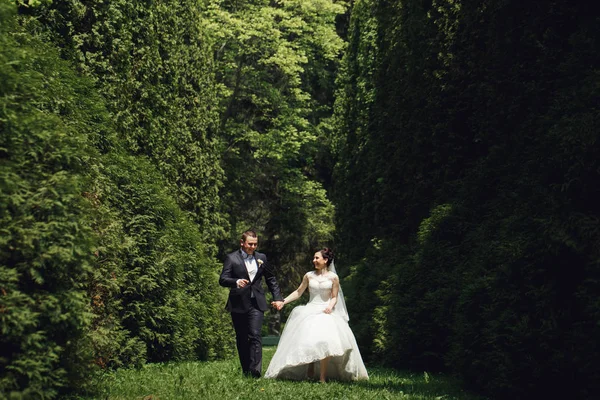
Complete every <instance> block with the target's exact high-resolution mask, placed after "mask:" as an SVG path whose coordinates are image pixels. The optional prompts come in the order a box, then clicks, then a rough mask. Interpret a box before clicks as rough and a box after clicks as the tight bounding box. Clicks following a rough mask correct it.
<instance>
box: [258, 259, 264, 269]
mask: <svg viewBox="0 0 600 400" xmlns="http://www.w3.org/2000/svg"><path fill="white" fill-rule="evenodd" d="M256 262H257V263H258V267H259V268H260V266H261V265H263V262H264V261H263V260H261V259H260V258H259V259H258V260H256Z"/></svg>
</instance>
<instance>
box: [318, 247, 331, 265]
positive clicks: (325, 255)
mask: <svg viewBox="0 0 600 400" xmlns="http://www.w3.org/2000/svg"><path fill="white" fill-rule="evenodd" d="M320 251H321V255H322V256H323V258H324V259H326V260H327V266H328V267H329V265H330V264H331V263H332V262H333V250H331V249H330V248H329V247H325V248H324V249H322V250H320Z"/></svg>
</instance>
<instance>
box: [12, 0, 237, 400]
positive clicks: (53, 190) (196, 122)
mask: <svg viewBox="0 0 600 400" xmlns="http://www.w3.org/2000/svg"><path fill="white" fill-rule="evenodd" d="M188 6H189V4H188ZM0 7H1V8H0V17H1V19H2V23H1V24H0V26H1V29H2V32H1V33H2V35H1V36H0V40H2V46H1V48H0V56H1V57H2V59H1V62H2V65H4V66H5V68H3V69H2V71H1V72H0V74H1V75H2V76H1V78H2V80H1V83H0V90H1V94H2V96H0V101H1V102H2V107H1V109H2V112H1V114H0V124H1V125H0V127H1V131H2V135H1V142H0V187H1V189H2V190H1V192H0V219H1V220H2V233H3V234H2V240H1V241H0V260H1V264H0V317H1V320H0V321H1V330H2V335H1V336H0V341H1V343H2V346H1V349H2V350H1V352H0V365H1V367H2V368H1V371H2V372H1V373H0V387H1V390H2V394H3V395H4V394H6V395H11V396H17V397H19V396H24V397H27V398H29V397H40V398H54V397H56V396H57V395H62V394H65V393H68V392H72V391H74V390H76V391H81V390H86V389H88V388H89V386H88V383H89V378H90V376H91V375H93V374H94V373H95V371H96V370H97V368H95V366H99V367H101V368H117V367H122V366H139V365H141V364H143V363H144V362H146V361H148V360H161V361H163V360H190V359H198V358H201V359H210V358H215V357H222V356H224V355H228V354H229V353H230V352H231V348H232V343H231V340H232V339H231V338H232V335H231V332H230V330H231V328H230V322H229V320H228V319H225V318H223V304H224V303H225V299H224V298H223V295H224V294H223V292H222V291H221V290H217V286H216V281H217V276H216V274H217V271H218V269H219V265H218V263H217V262H216V261H215V260H213V259H212V257H211V255H212V254H214V239H213V240H208V241H207V240H205V236H206V235H207V234H209V233H210V232H213V233H215V232H218V231H219V229H221V228H220V227H219V226H213V225H211V224H209V223H208V222H209V221H212V220H213V219H214V218H216V219H218V215H213V214H211V212H210V210H211V209H212V208H215V207H216V205H217V204H218V199H217V197H216V196H215V193H216V191H217V189H218V185H217V184H214V185H213V186H210V187H209V188H208V189H206V190H205V189H204V188H203V187H202V186H201V185H198V187H196V186H194V188H193V189H190V186H189V185H192V184H193V185H196V183H198V182H197V181H196V180H197V179H200V178H201V177H202V176H201V175H202V174H203V173H206V174H208V175H210V178H211V179H213V178H214V179H216V177H218V174H219V171H220V168H219V166H218V163H216V162H215V160H216V158H215V157H216V155H215V153H214V152H210V151H207V150H206V149H203V148H202V149H201V148H200V147H201V145H202V146H204V145H206V146H208V147H210V146H212V145H211V144H210V143H211V140H212V139H210V137H209V136H210V132H209V127H208V125H209V124H210V122H207V121H209V120H210V119H211V118H212V117H211V116H210V115H211V114H210V111H207V108H202V107H197V108H195V109H193V108H192V107H188V105H189V104H188V103H186V101H194V102H199V103H201V104H203V105H206V104H208V105H207V106H206V107H208V108H210V102H206V103H204V102H203V101H204V100H202V99H203V97H204V98H205V99H206V98H209V95H210V93H211V92H210V85H207V86H204V85H202V84H201V83H198V82H199V80H200V81H201V79H208V80H209V81H210V79H211V78H210V73H204V72H205V71H204V72H203V71H200V70H199V71H196V72H194V71H192V70H189V69H188V68H190V67H199V64H194V63H190V64H189V65H185V66H183V65H181V64H178V62H179V59H178V61H177V62H175V64H177V65H178V66H179V67H181V68H182V69H184V70H185V71H181V70H179V71H178V72H177V73H175V72H173V70H169V71H170V72H169V73H170V74H171V75H169V76H171V77H172V76H174V75H176V76H177V77H178V78H177V79H179V80H177V79H176V80H177V82H179V83H180V84H181V85H182V87H183V86H185V88H187V89H186V90H184V88H182V87H179V86H177V85H175V84H173V85H170V84H169V85H167V84H165V85H167V86H168V90H169V95H173V96H175V97H177V96H179V97H177V99H175V100H174V99H173V98H172V97H171V98H168V101H169V102H171V101H172V102H173V103H175V105H176V106H175V108H169V109H168V110H165V109H162V111H161V112H164V113H167V114H169V115H170V118H172V119H171V120H170V121H166V122H165V121H164V120H162V119H161V118H162V117H161V116H160V115H158V116H157V119H156V121H159V122H161V121H162V122H164V125H166V127H167V129H173V132H175V133H174V135H173V137H172V139H173V140H172V141H170V142H169V143H168V144H166V143H162V142H161V141H160V140H159V142H161V144H164V145H165V147H164V148H163V147H161V150H160V151H163V150H164V152H165V154H167V155H172V156H173V158H169V157H164V158H162V159H161V160H160V161H161V162H157V158H158V156H156V154H155V153H153V152H152V151H154V150H156V149H150V148H149V147H145V148H144V149H145V151H146V150H147V153H150V154H148V155H140V154H134V155H132V154H131V153H141V150H140V149H141V147H138V148H134V146H133V145H132V143H133V142H134V141H129V139H128V136H127V135H126V133H127V131H126V130H124V128H123V124H122V123H123V120H122V119H119V117H118V116H122V115H123V114H119V113H121V112H122V113H124V114H127V112H129V111H131V109H127V110H126V108H127V107H129V105H123V103H119V102H120V101H123V102H124V101H125V100H123V99H125V98H128V94H127V93H126V91H127V90H129V89H130V88H124V87H121V86H120V85H121V84H122V83H123V79H122V77H119V75H110V74H107V73H105V72H101V73H100V72H99V73H100V75H94V71H92V69H91V68H86V65H87V66H88V67H90V66H91V65H93V66H94V68H98V70H97V71H96V72H98V71H100V67H99V65H100V64H102V65H104V66H105V67H107V66H109V63H102V62H100V63H99V64H95V61H97V60H98V59H97V58H95V56H94V57H92V56H93V54H92V53H94V52H93V51H92V50H91V49H90V48H87V50H88V51H86V53H85V56H83V54H80V53H77V51H78V50H77V49H79V47H77V46H79V45H81V46H84V44H85V43H87V44H86V45H89V43H88V42H85V40H87V39H89V38H90V37H95V36H94V35H95V34H97V33H99V32H100V31H101V30H96V29H95V28H94V32H93V34H90V35H91V36H86V35H83V36H77V35H75V34H74V32H75V31H76V29H75V28H76V27H79V28H81V27H82V26H80V25H77V24H78V23H79V22H81V21H82V20H81V18H83V20H85V21H86V22H85V23H86V24H87V23H88V22H90V20H89V18H92V19H93V20H94V21H93V23H98V24H100V25H102V26H104V27H106V26H108V25H109V24H103V23H101V22H99V20H98V19H96V17H97V16H100V15H102V13H101V12H100V11H99V12H98V13H96V14H95V15H94V16H92V15H91V14H87V12H88V11H90V10H89V9H86V6H83V5H81V4H79V3H76V2H72V3H67V2H59V3H58V2H55V3H54V4H53V5H46V6H40V7H38V8H36V9H35V10H33V11H32V10H29V9H27V10H26V9H21V11H22V15H21V17H20V18H19V22H18V23H17V22H16V20H15V18H16V5H12V6H9V5H5V4H4V3H2V6H0ZM52 7H54V8H52ZM182 7H183V6H182ZM191 9H192V8H190V7H188V11H190V10H191ZM163 11H165V10H163ZM165 12H166V11H165ZM175 12H176V13H179V14H182V10H181V9H178V10H176V11H175ZM190 12H191V14H186V15H188V17H190V15H191V16H192V17H193V16H194V15H196V14H194V12H195V11H193V12H192V11H190ZM31 13H35V15H36V18H31V17H30V14H31ZM113 16H114V15H113ZM86 18H88V19H86ZM38 21H42V22H44V23H46V24H48V25H46V26H44V25H41V24H40V23H39V22H38ZM190 21H191V20H190V19H189V18H188V19H187V24H188V25H185V24H184V26H183V28H186V29H191V30H192V31H193V32H192V33H194V35H195V36H194V37H196V38H198V35H196V33H198V32H196V31H194V29H196V28H194V27H196V24H195V22H194V24H192V22H190ZM112 22H115V21H112ZM63 23H64V25H61V24H63ZM53 24H54V25H53ZM192 25H193V26H192ZM48 26H50V27H54V28H57V29H59V30H60V33H61V35H64V36H62V37H59V36H57V35H56V34H55V33H53V32H52V30H48V29H45V28H47V27H48ZM60 27H63V28H65V29H62V28H60ZM88 27H89V26H88ZM179 28H182V26H180V27H179ZM136 29H137V28H136ZM165 29H174V31H169V32H170V34H171V35H178V34H179V32H180V31H176V29H177V26H175V27H166V28H165ZM184 31H185V29H184ZM70 35H72V36H70ZM48 36H50V37H52V38H54V40H58V41H59V42H60V43H61V44H62V45H63V46H64V47H63V48H62V51H63V55H64V56H70V57H72V56H74V55H77V54H80V55H81V56H82V58H80V59H79V61H80V62H79V66H80V67H81V69H82V70H83V71H84V72H85V73H87V74H90V75H91V76H92V78H94V80H95V84H96V87H94V85H93V84H92V82H90V81H89V80H86V79H84V78H81V77H78V76H77V75H76V74H75V73H74V72H73V71H72V69H71V68H69V66H68V65H67V64H66V63H65V62H64V61H62V60H60V58H59V57H58V51H57V50H53V46H51V45H49V44H48V40H47V39H48ZM165 36H168V34H166V33H164V35H163V36H161V38H164V37H165ZM82 38H83V39H82ZM84 39H85V40H84ZM80 40H81V42H80ZM94 40H96V39H94ZM84 42H85V43H84ZM75 43H79V44H77V45H76V44H75ZM102 43H103V44H107V42H106V41H103V42H102ZM194 43H196V44H198V42H194ZM172 44H173V43H172ZM157 45H158V43H157ZM173 46H174V47H175V48H180V49H181V48H183V47H185V46H183V45H182V44H181V43H179V42H178V43H175V44H173ZM200 48H202V45H201V44H198V47H194V46H190V47H189V49H186V50H187V51H190V52H191V53H190V55H189V57H192V58H195V60H197V61H198V62H199V63H201V57H200V54H199V53H195V52H194V51H196V52H199V51H200V50H199V49H200ZM167 50H169V51H171V52H172V56H173V57H174V58H177V57H176V55H179V56H181V53H177V52H175V51H174V50H173V48H170V49H167ZM98 51H99V53H98V57H104V56H105V55H107V54H112V53H110V52H103V51H102V50H98ZM186 54H187V53H186ZM112 55H114V54H112ZM86 57H90V58H86ZM160 57H161V60H162V57H166V54H161V55H160ZM196 57H197V58H196ZM91 60H95V61H94V62H92V61H91ZM86 62H89V65H88V64H86ZM116 65H117V63H116V64H115V66H116ZM169 65H171V64H169ZM202 65H204V66H205V67H206V68H208V67H207V66H206V65H205V64H202ZM173 68H174V69H176V68H175V67H173ZM150 71H151V69H150V68H149V67H148V68H147V69H146V72H144V73H143V74H142V75H143V77H144V79H146V78H147V79H148V82H146V83H147V84H148V85H149V87H150V86H152V85H153V84H154V81H153V79H154V78H156V77H160V78H161V79H165V80H166V79H167V78H166V77H165V75H161V73H162V71H163V70H162V69H158V72H157V74H155V75H154V76H149V74H150ZM113 72H114V71H113ZM117 72H118V73H121V72H123V71H120V70H119V71H117ZM128 72H130V71H128ZM178 74H179V75H178ZM167 75H168V74H167ZM136 76H137V75H136ZM137 77H138V78H139V76H137ZM185 80H188V82H187V83H186V82H183V81H185ZM126 81H127V80H126ZM189 81H194V82H196V83H197V85H199V86H197V87H196V86H193V82H189ZM127 82H129V83H131V81H127ZM136 85H137V84H133V86H136ZM190 85H191V86H190ZM137 86H139V85H137ZM137 86H136V87H137ZM167 86H165V87H163V89H162V90H164V91H166V90H167V89H166V87H167ZM200 86H202V87H200ZM172 87H176V88H177V91H176V92H175V93H172V92H171V91H170V90H171V88H172ZM96 88H100V92H102V94H103V96H101V95H99V94H98V90H97V89H96ZM200 89H202V90H204V89H206V90H207V92H202V90H200ZM150 91H152V88H150ZM207 93H208V94H207ZM129 94H131V93H129ZM111 96H112V97H111ZM154 96H157V97H160V96H159V95H158V94H156V93H155V94H154ZM165 96H166V97H168V96H167V94H165ZM107 98H108V101H107ZM116 99H117V100H118V99H120V100H118V101H117V100H116ZM155 99H156V98H155ZM107 104H110V107H107V106H106V105H107ZM169 104H171V103H169ZM186 104H188V105H186ZM190 104H191V103H190ZM119 107H121V108H119ZM147 107H148V108H147V109H143V108H135V107H133V108H135V110H134V111H131V113H130V114H129V116H126V118H125V119H131V118H134V119H136V120H138V117H140V115H141V114H143V113H144V112H147V111H149V110H150V109H151V108H152V106H151V105H147ZM159 109H160V108H159V107H157V108H156V110H159ZM140 110H141V111H140ZM135 113H138V114H136V115H134V117H132V115H133V114H135ZM159 114H160V113H159ZM115 115H117V117H115ZM165 118H166V117H165ZM203 118H204V119H203ZM202 121H204V122H202ZM153 123H154V122H153ZM204 123H206V124H205V125H203V124H204ZM175 125H177V126H180V127H183V128H182V129H184V130H185V132H183V133H182V132H181V130H179V131H178V130H177V129H175V128H174V126H175ZM139 129H142V128H139ZM161 129H162V127H161ZM149 131H150V133H152V134H153V135H154V134H156V135H158V133H157V130H153V129H149ZM161 132H162V134H165V135H166V131H162V130H161ZM205 134H206V136H202V135H205ZM151 136H152V135H151ZM191 136H193V138H192V137H191ZM155 139H156V138H155ZM153 140H154V139H153ZM156 140H158V139H156ZM190 143H191V144H190ZM187 144H189V146H188V145H187ZM169 146H170V147H169ZM167 147H168V148H167ZM149 149H150V150H152V151H150V150H149ZM188 150H190V153H187V151H188ZM128 153H129V154H128ZM189 154H192V156H190V157H191V158H193V160H190V158H187V159H186V157H187V155H189ZM207 160H208V161H207ZM188 162H189V164H188ZM177 163H182V164H186V166H187V167H189V168H190V169H189V170H187V171H186V172H184V173H183V175H185V174H187V173H189V174H192V175H195V174H199V175H198V176H196V175H195V176H194V178H193V179H188V180H186V179H184V178H185V176H184V178H181V176H175V175H177V174H176V173H171V172H173V171H174V168H175V169H177V171H179V172H181V170H182V168H183V167H182V164H177ZM175 164H177V165H175ZM169 171H171V172H169ZM202 171H204V172H202ZM179 172H177V173H179ZM165 175H166V176H167V178H165ZM180 178H181V179H180ZM178 182H181V185H180V186H177V190H173V188H174V187H175V186H176V184H177V183H178ZM205 183H206V184H209V185H210V184H211V183H210V181H209V180H208V181H204V182H203V184H205ZM213 183H214V182H213ZM186 185H187V186H186ZM179 189H181V191H180V190H179ZM182 193H188V194H189V196H187V195H186V196H187V197H186V199H187V200H185V201H184V200H182V199H183V198H184V197H185V196H183V195H182ZM190 199H191V200H190ZM188 200H189V201H188ZM205 200H206V201H205ZM182 207H185V210H183V209H182ZM209 214H210V216H209V217H206V216H207V215H209ZM198 221H201V222H202V223H203V225H202V230H200V229H199V228H198V226H197V224H196V222H198Z"/></svg>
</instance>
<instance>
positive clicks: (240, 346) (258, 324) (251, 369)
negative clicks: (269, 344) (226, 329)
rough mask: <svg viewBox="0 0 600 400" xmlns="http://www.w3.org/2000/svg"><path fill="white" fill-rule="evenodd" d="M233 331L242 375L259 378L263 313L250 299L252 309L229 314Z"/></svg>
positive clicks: (253, 300)
mask: <svg viewBox="0 0 600 400" xmlns="http://www.w3.org/2000/svg"><path fill="white" fill-rule="evenodd" d="M231 319H232V320H233V327H234V329H235V344H236V346H237V350H238V355H239V357H240V364H241V365H242V371H243V373H244V374H250V375H252V376H255V377H259V376H260V375H261V373H262V336H261V330H262V324H263V320H264V312H263V311H261V310H259V309H258V307H257V306H256V300H255V299H252V307H250V309H249V310H248V312H246V313H231Z"/></svg>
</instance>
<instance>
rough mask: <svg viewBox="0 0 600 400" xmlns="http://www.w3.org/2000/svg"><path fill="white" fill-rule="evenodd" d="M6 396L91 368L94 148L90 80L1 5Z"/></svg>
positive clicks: (1, 289)
mask: <svg viewBox="0 0 600 400" xmlns="http://www.w3.org/2000/svg"><path fill="white" fill-rule="evenodd" d="M0 64H1V65H3V68H2V69H1V70H0V82H1V83H0V132H1V135H0V226H1V227H2V228H1V232H2V234H1V235H0V237H1V239H0V332H1V334H0V349H1V350H0V370H1V371H2V373H1V374H0V393H2V395H3V396H2V397H4V396H16V397H20V396H23V397H24V398H53V397H55V396H56V395H57V393H58V391H59V390H60V389H61V387H67V388H68V387H74V386H78V385H81V384H82V381H81V380H82V378H85V377H86V375H88V374H89V372H90V370H91V367H92V365H91V356H92V351H91V345H90V338H89V336H88V334H87V333H88V329H89V326H90V323H91V320H92V314H91V310H90V308H89V301H88V299H87V296H86V290H85V282H86V280H87V279H88V277H89V276H90V273H91V272H92V265H93V262H94V261H93V250H94V246H95V237H94V235H93V233H92V230H91V226H90V224H89V221H88V219H87V214H88V213H89V204H88V203H87V202H86V201H85V199H84V198H83V197H82V196H81V192H82V191H83V188H84V187H85V186H86V185H88V184H89V181H88V179H87V176H86V173H85V171H86V169H87V168H90V167H91V166H93V165H94V158H95V156H96V155H95V152H94V151H93V149H92V147H91V146H90V145H89V144H88V141H87V137H86V135H85V133H86V128H84V127H83V125H84V124H85V122H86V118H87V117H88V115H86V112H87V111H89V109H87V110H86V108H88V107H89V106H90V104H91V100H90V99H88V97H87V96H88V94H89V90H90V85H89V83H88V82H85V81H83V80H81V79H80V78H78V77H76V76H75V74H74V73H73V72H72V71H70V70H69V68H68V67H66V66H65V65H64V63H63V62H62V61H61V60H60V59H59V57H58V54H57V52H56V51H54V50H53V49H52V48H51V47H49V46H47V45H45V44H43V43H42V42H40V41H39V40H36V39H34V38H32V37H30V36H28V35H27V34H26V33H25V32H24V31H23V30H22V29H21V28H20V27H19V26H18V25H17V23H16V7H15V6H14V5H8V4H5V3H1V4H0Z"/></svg>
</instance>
